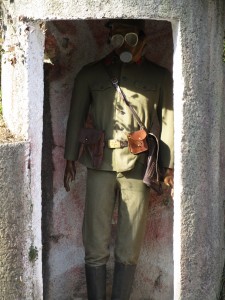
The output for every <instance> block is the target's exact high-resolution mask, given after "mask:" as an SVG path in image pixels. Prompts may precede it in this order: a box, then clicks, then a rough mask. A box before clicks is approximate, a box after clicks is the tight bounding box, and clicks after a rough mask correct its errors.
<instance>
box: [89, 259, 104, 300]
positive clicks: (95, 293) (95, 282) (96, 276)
mask: <svg viewBox="0 0 225 300" xmlns="http://www.w3.org/2000/svg"><path fill="white" fill-rule="evenodd" d="M85 275H86V282H87V294H88V300H105V299H106V265H102V266H99V267H91V266H88V265H85Z"/></svg>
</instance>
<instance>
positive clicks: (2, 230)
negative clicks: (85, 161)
mask: <svg viewBox="0 0 225 300" xmlns="http://www.w3.org/2000/svg"><path fill="white" fill-rule="evenodd" d="M29 148H30V146H29V143H24V142H20V143H11V144H1V145H0V199H1V209H0V245H1V250H0V261H1V263H0V297H1V299H4V300H6V299H32V296H33V286H32V281H31V280H30V279H31V278H32V275H33V274H32V265H33V261H29V251H30V249H31V248H30V247H31V246H32V238H31V232H30V226H31V211H32V202H31V197H30V186H29V177H30V176H29V174H30V170H29V167H28V159H27V158H28V156H29ZM21 174H22V175H21Z"/></svg>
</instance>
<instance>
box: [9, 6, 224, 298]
mask: <svg viewBox="0 0 225 300" xmlns="http://www.w3.org/2000/svg"><path fill="white" fill-rule="evenodd" d="M3 5H4V6H6V7H7V9H8V12H7V14H8V16H11V17H12V18H13V19H14V20H15V22H16V24H17V25H16V26H17V28H19V22H18V19H19V17H20V19H22V20H25V19H26V18H22V16H25V17H28V18H32V19H36V20H39V19H42V20H55V19H64V20H66V19H67V20H73V19H90V18H91V19H95V18H117V17H122V18H145V19H151V18H152V19H165V20H171V21H172V24H173V30H174V43H175V51H174V53H175V54H174V72H173V74H174V104H175V198H174V208H175V209H174V299H185V300H186V299H188V300H189V299H190V300H193V299H202V300H212V299H213V300H214V299H215V300H216V299H217V296H218V293H219V284H220V276H221V273H222V266H223V262H224V250H223V246H224V231H223V229H224V228H223V225H224V224H223V223H224V222H223V219H224V216H223V200H224V195H225V190H224V188H225V185H224V183H223V178H224V177H225V168H224V148H225V141H224V134H223V133H224V89H223V86H224V84H225V82H224V74H223V72H222V68H223V67H222V59H221V57H222V40H223V30H224V5H225V4H224V1H223V0H217V1H211V0H206V1H204V2H203V1H200V0H198V1H196V0H195V1H194V0H191V1H189V2H188V4H187V1H185V0H180V1H174V0H168V1H161V2H160V3H159V1H155V0H148V1H141V2H140V1H138V0H130V1H129V0H127V1H125V0H124V1H112V0H109V1H87V0H86V1H85V0H81V1H58V0H54V1H50V0H47V1H44V0H41V1H38V2H37V1H35V0H33V1H28V0H20V1H19V0H14V1H10V2H9V1H6V0H4V1H3ZM38 24H39V25H40V23H38ZM39 25H38V26H39ZM36 30H37V28H36ZM71 30H73V28H72V27H71ZM82 30H84V31H83V32H84V33H85V32H86V31H85V28H81V32H82ZM65 34H66V32H65ZM35 36H36V35H35ZM88 38H91V39H92V40H91V45H93V43H95V39H96V40H97V37H95V38H92V36H90V35H88ZM40 39H41V38H40ZM53 40H54V37H53ZM63 43H64V45H66V43H67V41H66V40H64V42H63ZM75 46H76V44H75ZM69 47H71V45H69ZM38 49H40V47H39V46H38ZM69 49H70V48H68V51H69ZM94 49H96V48H94ZM84 50H85V52H83V53H81V55H80V58H78V57H77V63H78V65H77V68H79V67H80V66H81V64H82V63H81V61H83V62H86V61H88V60H92V59H93V60H94V58H96V56H95V54H92V53H93V51H92V47H90V45H88V46H87V47H86V48H85V49H84ZM65 51H66V50H65ZM90 52H91V53H90ZM34 53H35V52H33V54H32V52H31V55H30V56H29V58H30V61H29V64H30V65H36V66H37V67H38V68H39V65H40V61H41V59H42V54H41V51H40V52H39V54H37V55H36V56H34ZM100 54H101V55H103V53H100ZM59 55H60V54H59ZM34 62H35V63H34ZM36 62H37V63H36ZM38 62H39V64H38ZM33 71H34V74H36V72H35V70H33ZM38 74H39V75H40V74H41V73H38ZM64 74H65V73H64V66H62V67H61V68H60V69H59V72H58V74H57V72H56V74H55V75H56V77H57V76H59V75H60V76H61V75H62V76H63V75H64ZM37 78H39V77H36V82H37V83H40V81H39V80H37ZM41 78H42V77H41ZM41 80H42V79H41ZM67 82H68V81H67V78H66V77H64V83H63V84H62V85H61V88H62V89H64V91H65V98H67V97H69V95H70V92H69V91H70V87H68V86H67ZM32 84H33V83H32ZM30 86H32V85H30V84H29V85H28V87H30ZM34 86H35V85H33V86H32V87H34ZM58 88H59V87H57V89H58ZM21 89H23V87H21ZM35 92H36V97H37V99H38V101H36V103H39V104H42V98H41V93H42V90H41V85H40V86H39V87H38V88H37V89H36V90H35ZM17 93H18V94H20V90H19V91H17ZM20 99H21V98H20ZM26 99H27V98H26ZM29 99H30V101H31V102H30V103H31V106H32V103H33V105H34V102H33V101H34V100H33V98H32V97H31V98H29ZM58 103H60V101H59V102H58ZM16 105H19V103H17V104H16ZM40 112H41V109H40V107H38V109H37V110H36V113H37V119H35V118H34V119H30V120H29V125H32V124H33V122H35V121H38V120H39V119H38V118H39V117H41V113H40ZM55 116H56V119H57V118H58V117H57V114H55ZM58 116H60V112H59V114H58ZM9 121H10V119H9ZM39 121H40V120H39ZM61 122H62V124H61V125H62V126H65V123H66V119H62V120H61ZM9 123H10V122H9ZM53 124H54V121H53ZM25 127H26V126H25ZM41 130H42V128H41V126H37V127H36V133H37V134H38V136H40V132H41ZM53 131H54V129H53ZM56 136H58V134H57V131H56ZM36 141H37V144H38V147H37V151H36V152H35V154H37V155H36V157H37V160H36V161H35V162H36V163H35V165H36V166H37V167H38V168H39V166H40V155H41V154H40V153H41V152H40V141H41V139H40V138H38V139H37V140H36V139H35V135H32V139H31V142H32V143H33V145H34V146H35V145H36ZM54 143H55V144H56V145H60V146H61V144H60V143H59V144H58V142H57V143H56V142H55V141H54ZM56 148H57V147H56ZM54 150H55V151H54V153H53V161H54V164H55V166H56V167H57V168H56V172H59V173H58V175H57V176H56V173H55V174H54V176H55V177H54V178H55V179H54V182H55V185H56V186H57V187H58V188H57V191H58V193H57V197H56V198H55V199H57V201H56V204H59V203H60V199H62V198H63V197H65V194H63V193H64V191H63V188H62V183H61V181H60V178H61V179H62V177H63V176H62V172H63V171H62V170H61V168H63V161H62V158H61V155H62V153H63V150H62V151H61V154H60V153H59V152H57V149H54ZM38 151H39V153H38ZM59 157H60V160H59ZM59 170H60V171H59ZM38 172H39V169H38V170H37V173H36V174H37V175H38V176H39V174H40V172H39V173H38ZM34 175H35V174H34ZM82 176H83V175H82ZM33 178H34V179H35V176H34V177H33ZM82 180H83V179H82ZM37 182H38V184H34V186H35V191H36V195H37V196H38V199H40V195H38V189H39V188H40V184H39V182H40V181H39V177H38V180H37ZM80 183H82V186H83V181H82V182H80ZM60 185H61V188H60ZM75 188H76V187H75ZM75 191H76V190H75ZM82 191H83V190H82ZM76 192H78V190H77V191H76ZM76 192H74V193H76ZM68 197H69V196H68ZM67 199H68V198H67ZM77 199H78V200H79V199H80V198H79V197H78V195H77ZM65 201H66V199H65ZM37 202H38V201H37ZM68 202H69V201H68ZM38 203H39V202H38ZM78 203H80V202H79V201H78ZM71 205H74V202H69V203H68V209H70V208H71ZM61 208H62V206H60V205H58V211H60V210H61ZM81 208H82V205H80V206H79V209H81ZM38 209H39V212H40V206H38V207H37V210H38ZM64 212H65V219H63V220H66V221H62V220H61V219H59V224H61V223H62V224H61V225H60V226H61V228H64V229H65V232H66V228H68V227H67V225H68V222H69V220H70V219H68V218H67V217H70V218H71V215H70V212H69V210H68V211H67V210H66V211H64ZM79 212H80V210H78V211H77V213H78V214H79ZM56 216H57V214H56ZM52 217H53V216H52ZM60 221H61V223H60ZM79 226H80V225H79V224H78V223H77V224H76V227H75V228H76V230H80V229H79ZM37 230H40V228H37ZM56 232H59V230H58V229H57V230H56ZM63 232H64V231H63ZM58 238H60V236H58V235H57V236H56V237H55V236H53V240H54V241H57V240H58ZM69 242H70V241H69ZM69 242H68V243H69ZM76 243H77V245H78V246H77V247H78V249H79V250H80V251H81V247H80V246H79V241H77V240H76ZM65 245H66V242H65ZM56 248H57V247H56ZM63 249H65V248H63ZM68 249H69V248H68ZM64 253H65V257H64V262H65V265H66V262H67V259H68V257H69V256H70V257H71V256H72V255H73V254H71V252H70V251H68V252H64ZM77 253H78V256H77V257H80V256H81V254H80V252H76V254H77ZM50 254H51V253H50ZM51 259H52V261H54V260H55V261H57V255H56V256H52V257H51V256H50V260H51ZM74 260H76V257H74ZM75 264H77V266H78V268H77V269H76V270H75V271H73V270H72V271H71V272H72V273H73V272H74V273H76V274H78V275H77V276H76V277H75V278H79V279H80V278H81V280H82V282H83V277H82V276H79V273H80V270H81V265H80V261H78V262H77V261H76V262H75ZM61 267H64V265H63V264H62V265H60V266H59V268H58V272H59V274H60V268H61ZM69 272H70V270H69V269H68V273H69ZM81 275H82V274H81ZM39 276H40V273H39ZM159 278H160V277H159ZM39 280H40V278H39ZM157 282H158V281H157ZM76 283H77V285H79V283H81V281H79V280H76ZM64 284H65V282H64V281H61V286H62V287H63V286H65V285H64ZM54 288H55V287H54ZM78 288H79V287H78V286H77V289H78ZM138 297H139V296H138ZM149 297H153V299H158V298H157V297H155V296H152V295H151V296H149ZM168 300H170V299H168Z"/></svg>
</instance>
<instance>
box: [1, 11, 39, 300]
mask: <svg viewBox="0 0 225 300" xmlns="http://www.w3.org/2000/svg"><path fill="white" fill-rule="evenodd" d="M4 29H5V31H4V38H5V39H4V44H3V50H4V52H3V55H2V98H3V101H2V102H3V117H4V120H5V122H6V124H7V126H8V128H9V129H10V130H11V132H12V133H13V135H15V136H16V137H19V138H20V139H22V140H24V141H29V145H30V147H29V152H28V153H27V152H26V153H24V157H23V160H22V161H24V160H26V161H29V188H30V189H29V197H30V199H31V204H32V210H28V211H26V213H27V214H28V215H27V217H29V218H30V220H31V223H30V225H29V228H27V230H28V231H29V232H30V237H31V238H32V243H33V245H34V246H35V247H37V251H38V257H37V260H36V261H35V264H33V265H32V268H31V266H28V267H27V271H28V273H29V272H30V274H31V275H29V282H26V284H27V286H28V287H29V286H30V284H32V297H34V298H35V299H41V298H42V289H43V288H42V236H41V215H42V212H41V200H42V198H41V149H42V128H43V95H44V88H43V86H44V82H43V56H44V47H43V42H44V32H43V29H42V27H41V23H38V22H36V23H32V22H30V23H28V22H26V21H25V20H20V21H18V20H15V19H12V18H11V17H10V16H9V15H7V13H6V12H5V14H4ZM6 29H7V30H6ZM14 167H15V168H17V164H15V166H14ZM12 171H13V169H12ZM23 171H24V172H25V171H26V170H25V169H24V170H23ZM24 172H22V173H20V176H21V177H20V178H24V176H26V172H25V173H24ZM20 178H18V182H20V181H19V180H20ZM21 180H22V179H21ZM10 184H11V183H10V181H8V185H9V187H10ZM18 184H20V183H18ZM18 188H20V186H19V187H18ZM18 231H20V229H19V228H18ZM22 232H23V231H21V233H22ZM24 240H26V236H24ZM27 242H28V243H29V247H30V244H31V240H30V239H28V241H27ZM18 246H19V247H20V245H18ZM24 247H25V249H27V248H26V244H24ZM26 284H25V283H24V286H26ZM12 299H13V298H12ZM27 299H30V298H27Z"/></svg>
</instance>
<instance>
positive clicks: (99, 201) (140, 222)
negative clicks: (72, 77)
mask: <svg viewBox="0 0 225 300" xmlns="http://www.w3.org/2000/svg"><path fill="white" fill-rule="evenodd" d="M144 171H145V166H144V165H143V164H141V163H136V165H135V167H134V169H132V170H130V171H126V172H123V173H119V172H114V171H102V170H95V169H88V171H87V191H86V202H85V212H84V221H83V243H84V248H85V263H86V264H87V265H89V266H93V267H97V266H101V265H104V264H106V263H107V261H108V259H109V255H110V252H109V244H110V240H111V228H112V216H113V212H114V207H115V203H116V200H118V221H117V234H116V240H115V249H114V256H115V261H117V262H120V263H123V264H126V265H127V264H128V265H135V264H137V261H138V257H139V254H140V250H141V245H142V241H143V237H144V233H145V227H146V219H147V212H148V203H149V188H148V187H147V186H146V185H145V184H144V183H143V182H142V178H143V174H144Z"/></svg>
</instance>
